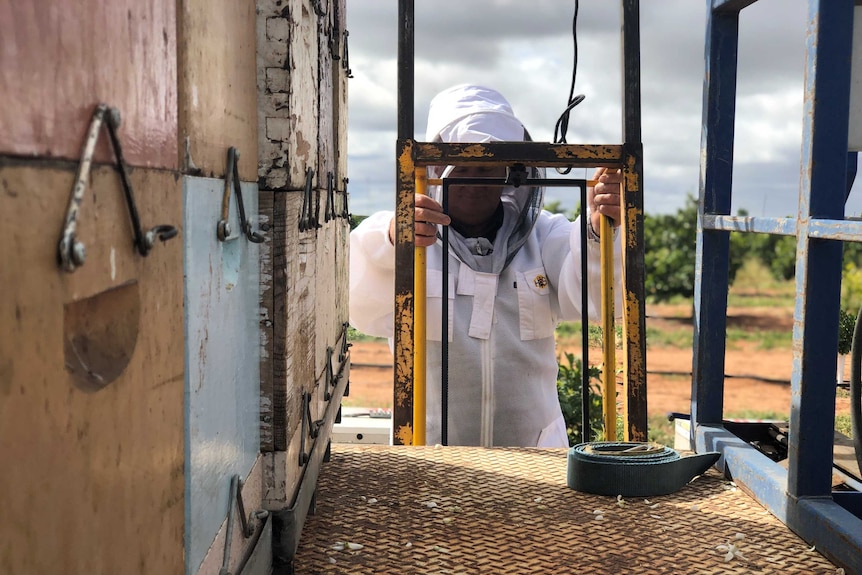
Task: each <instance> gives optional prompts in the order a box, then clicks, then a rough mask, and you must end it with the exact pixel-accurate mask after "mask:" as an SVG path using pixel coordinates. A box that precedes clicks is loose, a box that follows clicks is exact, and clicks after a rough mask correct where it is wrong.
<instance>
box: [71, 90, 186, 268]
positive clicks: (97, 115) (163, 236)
mask: <svg viewBox="0 0 862 575" xmlns="http://www.w3.org/2000/svg"><path fill="white" fill-rule="evenodd" d="M106 115H107V121H105V120H106V118H105V116H106ZM103 122H105V124H106V125H107V128H108V137H109V139H110V140H111V147H112V148H113V151H114V157H115V158H116V160H117V171H118V172H119V175H120V181H121V183H122V186H123V194H124V196H125V198H126V206H127V208H128V210H129V218H130V219H131V222H132V233H133V236H134V237H133V240H134V244H135V247H136V248H137V250H138V253H139V254H141V255H142V256H144V257H146V256H147V255H149V253H150V250H151V249H152V248H153V246H154V245H155V243H156V240H157V239H158V240H161V241H162V242H166V241H168V240H169V239H171V238H173V237H175V236H176V235H177V234H178V233H179V232H178V230H177V228H176V227H174V226H170V225H166V224H163V225H158V226H155V227H153V228H152V229H150V230H149V231H148V232H146V233H144V232H143V230H142V229H141V219H140V216H139V215H138V207H137V205H136V204H135V195H134V192H133V191H132V183H131V180H130V178H129V173H128V168H127V167H126V161H125V159H124V158H123V148H122V146H121V145H120V138H119V137H118V136H117V129H118V128H119V127H120V122H121V118H120V111H119V110H118V109H116V108H110V107H108V105H107V104H99V105H98V106H96V109H95V111H94V112H93V119H92V120H91V121H90V129H89V131H88V132H87V140H86V142H85V144H84V151H83V153H82V154H81V163H80V164H79V166H78V174H77V176H76V178H75V185H74V187H73V188H72V196H71V198H69V207H68V209H67V210H66V219H65V222H64V224H63V234H62V236H61V238H60V245H59V260H60V267H62V268H63V269H64V270H66V271H67V272H73V271H75V269H76V268H78V267H80V266H82V265H84V261H85V260H86V258H87V250H86V248H85V246H84V244H83V243H82V242H81V241H79V240H78V239H77V238H76V237H75V232H76V231H77V227H78V212H79V211H80V209H81V204H82V203H83V201H84V192H85V191H86V189H87V180H88V179H89V176H90V168H91V166H92V164H93V153H94V152H95V149H96V144H97V142H98V140H99V129H100V128H101V127H102V123H103Z"/></svg>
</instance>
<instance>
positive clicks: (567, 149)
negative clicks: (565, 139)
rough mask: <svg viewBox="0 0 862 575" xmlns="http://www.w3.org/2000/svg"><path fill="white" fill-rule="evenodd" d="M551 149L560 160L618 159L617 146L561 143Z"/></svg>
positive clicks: (618, 150)
mask: <svg viewBox="0 0 862 575" xmlns="http://www.w3.org/2000/svg"><path fill="white" fill-rule="evenodd" d="M551 149H552V151H553V152H554V154H555V155H556V156H557V158H559V159H561V160H570V159H575V158H580V159H594V160H609V161H613V160H619V159H620V147H619V146H594V145H593V146H588V145H580V146H572V145H562V146H559V147H558V146H554V147H552V148H551Z"/></svg>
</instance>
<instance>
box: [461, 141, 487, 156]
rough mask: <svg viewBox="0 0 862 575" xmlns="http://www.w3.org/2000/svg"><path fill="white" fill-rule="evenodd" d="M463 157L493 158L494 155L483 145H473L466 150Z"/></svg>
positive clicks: (462, 154)
mask: <svg viewBox="0 0 862 575" xmlns="http://www.w3.org/2000/svg"><path fill="white" fill-rule="evenodd" d="M461 156H462V157H464V158H493V157H494V154H493V153H491V152H489V151H488V148H487V147H486V146H484V145H483V144H472V145H470V146H467V147H465V148H464V150H463V152H462V153H461Z"/></svg>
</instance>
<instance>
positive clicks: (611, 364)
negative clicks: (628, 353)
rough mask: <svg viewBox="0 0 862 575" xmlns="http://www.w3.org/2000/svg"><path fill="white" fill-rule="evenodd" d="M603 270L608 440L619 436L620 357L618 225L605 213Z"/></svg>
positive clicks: (602, 244) (603, 375)
mask: <svg viewBox="0 0 862 575" xmlns="http://www.w3.org/2000/svg"><path fill="white" fill-rule="evenodd" d="M599 236H600V246H601V271H602V352H603V354H602V355H603V358H604V370H603V373H602V377H603V380H604V387H603V388H602V389H603V394H602V397H603V400H602V413H603V415H604V422H605V441H616V439H617V393H616V392H617V374H616V370H617V359H616V353H615V352H616V330H615V329H614V229H613V225H612V224H611V220H610V218H608V217H607V216H602V218H601V225H600V231H599Z"/></svg>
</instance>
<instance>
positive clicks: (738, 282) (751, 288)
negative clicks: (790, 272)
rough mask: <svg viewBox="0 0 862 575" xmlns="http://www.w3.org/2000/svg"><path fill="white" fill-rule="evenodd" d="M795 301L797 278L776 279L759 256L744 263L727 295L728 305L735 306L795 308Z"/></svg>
mask: <svg viewBox="0 0 862 575" xmlns="http://www.w3.org/2000/svg"><path fill="white" fill-rule="evenodd" d="M795 303H796V282H795V280H792V279H790V280H777V279H775V277H774V276H773V275H772V273H771V272H770V271H769V268H767V267H766V266H765V265H763V262H761V261H760V260H759V259H758V258H748V259H747V260H746V261H745V263H743V264H742V267H741V268H739V271H738V272H736V278H734V281H733V285H732V286H731V287H730V291H729V293H728V295H727V305H729V306H734V307H780V308H787V307H789V308H793V306H794V305H795Z"/></svg>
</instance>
